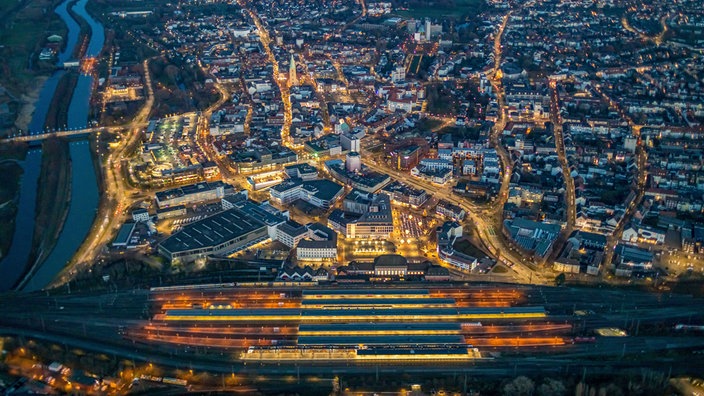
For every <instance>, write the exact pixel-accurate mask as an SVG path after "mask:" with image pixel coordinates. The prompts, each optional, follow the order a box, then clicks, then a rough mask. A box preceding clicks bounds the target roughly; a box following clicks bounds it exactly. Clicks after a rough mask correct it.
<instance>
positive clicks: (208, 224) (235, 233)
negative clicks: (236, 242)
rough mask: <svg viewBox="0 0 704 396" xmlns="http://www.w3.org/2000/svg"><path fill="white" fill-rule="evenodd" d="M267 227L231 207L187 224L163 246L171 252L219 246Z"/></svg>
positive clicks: (163, 243) (162, 244)
mask: <svg viewBox="0 0 704 396" xmlns="http://www.w3.org/2000/svg"><path fill="white" fill-rule="evenodd" d="M263 227H265V225H264V223H263V222H261V221H260V220H258V219H257V218H254V217H252V216H248V215H247V214H245V213H244V212H241V211H240V210H238V209H230V210H226V211H224V212H220V213H218V214H215V215H213V216H210V217H207V218H205V219H203V220H201V221H198V222H196V223H193V224H189V225H187V226H185V227H184V228H183V229H182V230H181V231H179V232H177V233H176V234H174V235H172V236H170V237H169V238H168V239H166V240H165V241H164V242H162V243H161V246H162V247H163V248H164V249H166V250H167V251H169V252H172V253H173V252H182V251H187V250H193V249H199V248H208V247H212V246H217V245H220V244H222V243H225V242H227V241H230V240H232V239H235V238H238V237H241V236H244V235H247V234H249V233H250V232H252V231H256V230H258V229H260V228H263Z"/></svg>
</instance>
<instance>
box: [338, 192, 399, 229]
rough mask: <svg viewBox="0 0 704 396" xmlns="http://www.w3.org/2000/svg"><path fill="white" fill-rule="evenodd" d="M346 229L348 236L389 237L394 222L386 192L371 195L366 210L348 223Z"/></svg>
mask: <svg viewBox="0 0 704 396" xmlns="http://www.w3.org/2000/svg"><path fill="white" fill-rule="evenodd" d="M346 231H347V232H346V236H347V237H348V238H372V239H388V238H390V237H391V233H392V232H393V231H394V222H393V216H392V212H391V200H390V199H389V196H388V195H386V194H376V195H374V196H372V197H371V202H370V203H369V207H368V210H367V211H366V212H365V213H364V214H362V216H361V217H360V218H359V219H357V221H355V222H352V223H348V224H347V230H346Z"/></svg>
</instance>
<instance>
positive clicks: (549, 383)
mask: <svg viewBox="0 0 704 396" xmlns="http://www.w3.org/2000/svg"><path fill="white" fill-rule="evenodd" d="M565 393H567V388H565V384H563V383H562V381H560V380H557V379H552V378H546V379H545V382H543V383H542V384H541V385H540V386H539V387H538V395H539V396H563V395H565Z"/></svg>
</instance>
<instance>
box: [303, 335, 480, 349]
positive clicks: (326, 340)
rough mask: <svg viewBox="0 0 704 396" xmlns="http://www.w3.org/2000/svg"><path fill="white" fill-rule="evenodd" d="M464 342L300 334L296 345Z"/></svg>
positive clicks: (435, 337) (433, 337) (441, 337)
mask: <svg viewBox="0 0 704 396" xmlns="http://www.w3.org/2000/svg"><path fill="white" fill-rule="evenodd" d="M448 344H450V345H451V344H457V345H464V346H465V347H466V345H467V344H465V340H464V337H462V336H460V335H372V336H369V335H354V336H300V337H298V345H443V346H447V345H448Z"/></svg>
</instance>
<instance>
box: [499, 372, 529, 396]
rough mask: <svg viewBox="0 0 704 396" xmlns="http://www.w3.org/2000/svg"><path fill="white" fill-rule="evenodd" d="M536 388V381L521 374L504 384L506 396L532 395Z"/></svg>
mask: <svg viewBox="0 0 704 396" xmlns="http://www.w3.org/2000/svg"><path fill="white" fill-rule="evenodd" d="M534 390H535V383H534V382H533V381H532V380H531V379H530V378H528V377H524V376H520V377H517V378H516V379H514V380H513V381H511V382H509V383H508V384H506V385H504V389H503V393H502V394H503V395H505V396H531V395H532V394H533V391H534Z"/></svg>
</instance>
